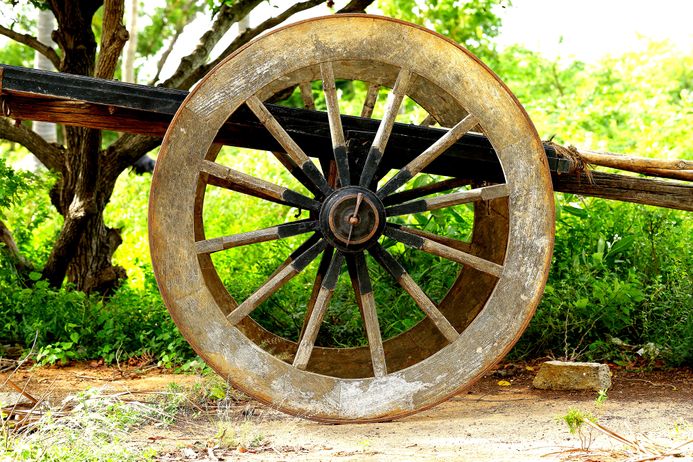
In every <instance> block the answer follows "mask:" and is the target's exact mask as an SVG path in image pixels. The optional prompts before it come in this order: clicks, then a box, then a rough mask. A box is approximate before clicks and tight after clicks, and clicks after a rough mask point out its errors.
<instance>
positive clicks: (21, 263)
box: [0, 220, 34, 276]
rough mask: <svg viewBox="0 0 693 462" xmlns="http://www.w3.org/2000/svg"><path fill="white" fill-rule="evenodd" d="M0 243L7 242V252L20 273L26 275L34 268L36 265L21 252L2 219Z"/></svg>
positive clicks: (0, 222)
mask: <svg viewBox="0 0 693 462" xmlns="http://www.w3.org/2000/svg"><path fill="white" fill-rule="evenodd" d="M0 244H5V246H7V250H6V252H7V253H8V255H9V257H10V261H11V262H12V263H13V264H14V267H15V268H16V269H17V272H18V273H19V274H20V275H22V276H23V275H26V273H28V272H29V271H33V270H34V265H32V264H31V262H30V261H29V260H27V259H26V258H24V256H23V255H22V254H21V252H19V248H18V247H17V244H16V243H15V242H14V238H13V237H12V233H11V232H10V230H9V228H8V227H7V226H5V223H3V222H2V220H0ZM0 248H2V247H0Z"/></svg>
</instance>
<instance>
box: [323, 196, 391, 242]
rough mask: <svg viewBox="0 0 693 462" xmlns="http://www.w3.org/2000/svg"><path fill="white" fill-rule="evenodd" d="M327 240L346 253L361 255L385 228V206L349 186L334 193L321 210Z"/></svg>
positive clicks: (372, 197) (376, 198)
mask: <svg viewBox="0 0 693 462" xmlns="http://www.w3.org/2000/svg"><path fill="white" fill-rule="evenodd" d="M319 219H320V228H321V231H322V233H323V236H324V237H325V239H327V240H328V241H329V242H330V244H332V245H333V246H334V247H336V248H337V249H339V250H341V251H343V252H358V251H361V250H364V249H367V248H368V247H370V246H371V245H373V244H374V243H375V242H376V241H377V240H378V238H379V237H380V236H381V234H382V232H383V229H384V228H385V206H384V205H383V203H382V202H381V201H380V199H379V198H378V196H376V195H375V194H374V193H373V192H372V191H370V190H368V189H365V188H361V187H358V186H347V187H344V188H340V189H338V190H336V191H335V192H333V193H332V194H331V195H330V196H328V197H327V199H325V202H323V204H322V208H321V209H320V218H319Z"/></svg>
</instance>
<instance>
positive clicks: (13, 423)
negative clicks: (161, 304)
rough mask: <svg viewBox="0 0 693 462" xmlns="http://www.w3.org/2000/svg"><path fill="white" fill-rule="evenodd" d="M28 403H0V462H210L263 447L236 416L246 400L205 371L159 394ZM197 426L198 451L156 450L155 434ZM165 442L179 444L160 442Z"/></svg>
mask: <svg viewBox="0 0 693 462" xmlns="http://www.w3.org/2000/svg"><path fill="white" fill-rule="evenodd" d="M15 371H16V370H15ZM13 374H14V372H11V373H10V375H9V377H8V378H7V379H6V380H5V385H8V384H10V379H11V378H12V375H13ZM12 383H14V382H12ZM26 383H27V384H30V380H29V381H28V382H26ZM20 388H21V385H20ZM28 388H31V387H28ZM25 393H26V395H27V396H29V397H31V395H30V394H29V393H28V392H25ZM32 400H33V401H34V403H29V404H24V405H4V403H0V407H2V421H1V424H0V461H2V462H5V461H34V460H41V461H69V462H83V461H84V462H86V461H147V460H154V459H155V458H157V457H159V456H161V455H162V454H165V453H167V452H168V451H174V452H175V453H180V454H178V455H182V456H186V454H188V455H189V454H190V453H191V452H194V453H195V454H197V452H201V453H202V452H204V453H205V454H204V455H205V457H211V456H209V452H210V451H211V452H212V453H214V451H217V453H219V454H220V455H222V454H221V453H223V455H227V454H228V453H229V452H233V453H236V452H241V453H242V452H249V451H257V450H258V449H259V448H261V447H263V446H265V445H267V444H268V441H267V439H266V438H265V437H264V436H263V435H262V433H260V432H258V431H257V429H256V428H255V426H254V424H253V423H252V422H251V421H250V420H249V419H248V417H246V415H244V413H242V412H240V413H239V412H238V411H239V409H240V408H241V407H242V405H243V403H245V402H246V401H247V400H248V398H247V397H246V396H245V395H243V394H242V393H240V392H238V391H236V390H234V389H232V388H231V387H230V386H229V385H228V384H227V383H226V382H225V381H224V380H223V379H221V378H220V377H218V376H217V375H215V374H213V373H211V372H210V371H209V370H208V369H205V370H204V371H203V372H202V380H201V381H199V382H197V383H195V384H194V385H192V386H181V385H179V384H177V383H170V384H169V385H168V386H167V387H166V389H165V390H162V391H148V392H135V391H133V392H117V393H114V392H111V391H109V390H108V389H107V388H90V389H87V390H84V391H80V392H77V393H75V394H72V395H69V396H68V397H67V398H65V399H64V400H62V402H61V403H60V404H58V405H50V404H49V403H48V401H47V400H46V399H44V398H43V397H42V398H39V399H35V398H33V397H32ZM27 415H29V416H30V418H27ZM200 423H201V424H202V425H204V427H203V428H205V429H206V430H205V431H206V432H208V433H209V436H208V438H202V440H203V441H204V444H203V447H201V448H200V447H197V446H196V445H194V444H193V445H190V444H187V445H185V444H184V445H183V446H181V445H177V446H176V447H174V448H170V447H168V448H167V447H165V446H164V445H161V444H157V441H158V440H159V439H161V436H160V435H161V434H167V432H168V433H174V434H175V433H177V432H178V431H179V430H180V431H182V432H185V429H186V428H187V427H189V426H191V425H198V424H200ZM171 440H176V441H177V440H178V439H177V438H166V441H167V442H168V441H171ZM167 444H168V443H167ZM169 446H170V444H169Z"/></svg>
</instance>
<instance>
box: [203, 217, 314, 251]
mask: <svg viewBox="0 0 693 462" xmlns="http://www.w3.org/2000/svg"><path fill="white" fill-rule="evenodd" d="M319 227H320V225H319V223H318V222H317V221H315V220H300V221H296V222H293V223H285V224H281V225H277V226H272V227H269V228H264V229H257V230H255V231H249V232H247V233H239V234H232V235H230V236H223V237H215V238H213V239H205V240H204V241H197V242H195V250H197V253H198V254H210V253H214V252H219V251H220V250H226V249H231V248H234V247H241V246H244V245H249V244H257V243H259V242H267V241H274V240H277V239H283V238H285V237H290V236H296V235H299V234H305V233H309V232H311V231H315V230H317V229H318V228H319Z"/></svg>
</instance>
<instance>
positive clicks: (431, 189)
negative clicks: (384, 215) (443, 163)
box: [383, 178, 472, 205]
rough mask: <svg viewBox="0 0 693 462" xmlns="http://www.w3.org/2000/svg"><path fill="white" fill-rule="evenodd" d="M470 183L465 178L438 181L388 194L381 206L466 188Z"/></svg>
mask: <svg viewBox="0 0 693 462" xmlns="http://www.w3.org/2000/svg"><path fill="white" fill-rule="evenodd" d="M471 182H472V180H468V179H466V178H450V179H447V180H443V181H438V182H436V183H431V184H427V185H425V186H420V187H418V188H412V189H408V190H406V191H402V192H398V193H394V194H390V195H389V196H387V197H386V198H385V199H383V204H385V205H395V204H401V203H402V202H406V201H410V200H412V199H418V198H419V197H424V196H428V195H429V194H435V193H439V192H443V191H449V190H450V189H455V188H459V187H460V186H467V185H468V184H470V183H471Z"/></svg>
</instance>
